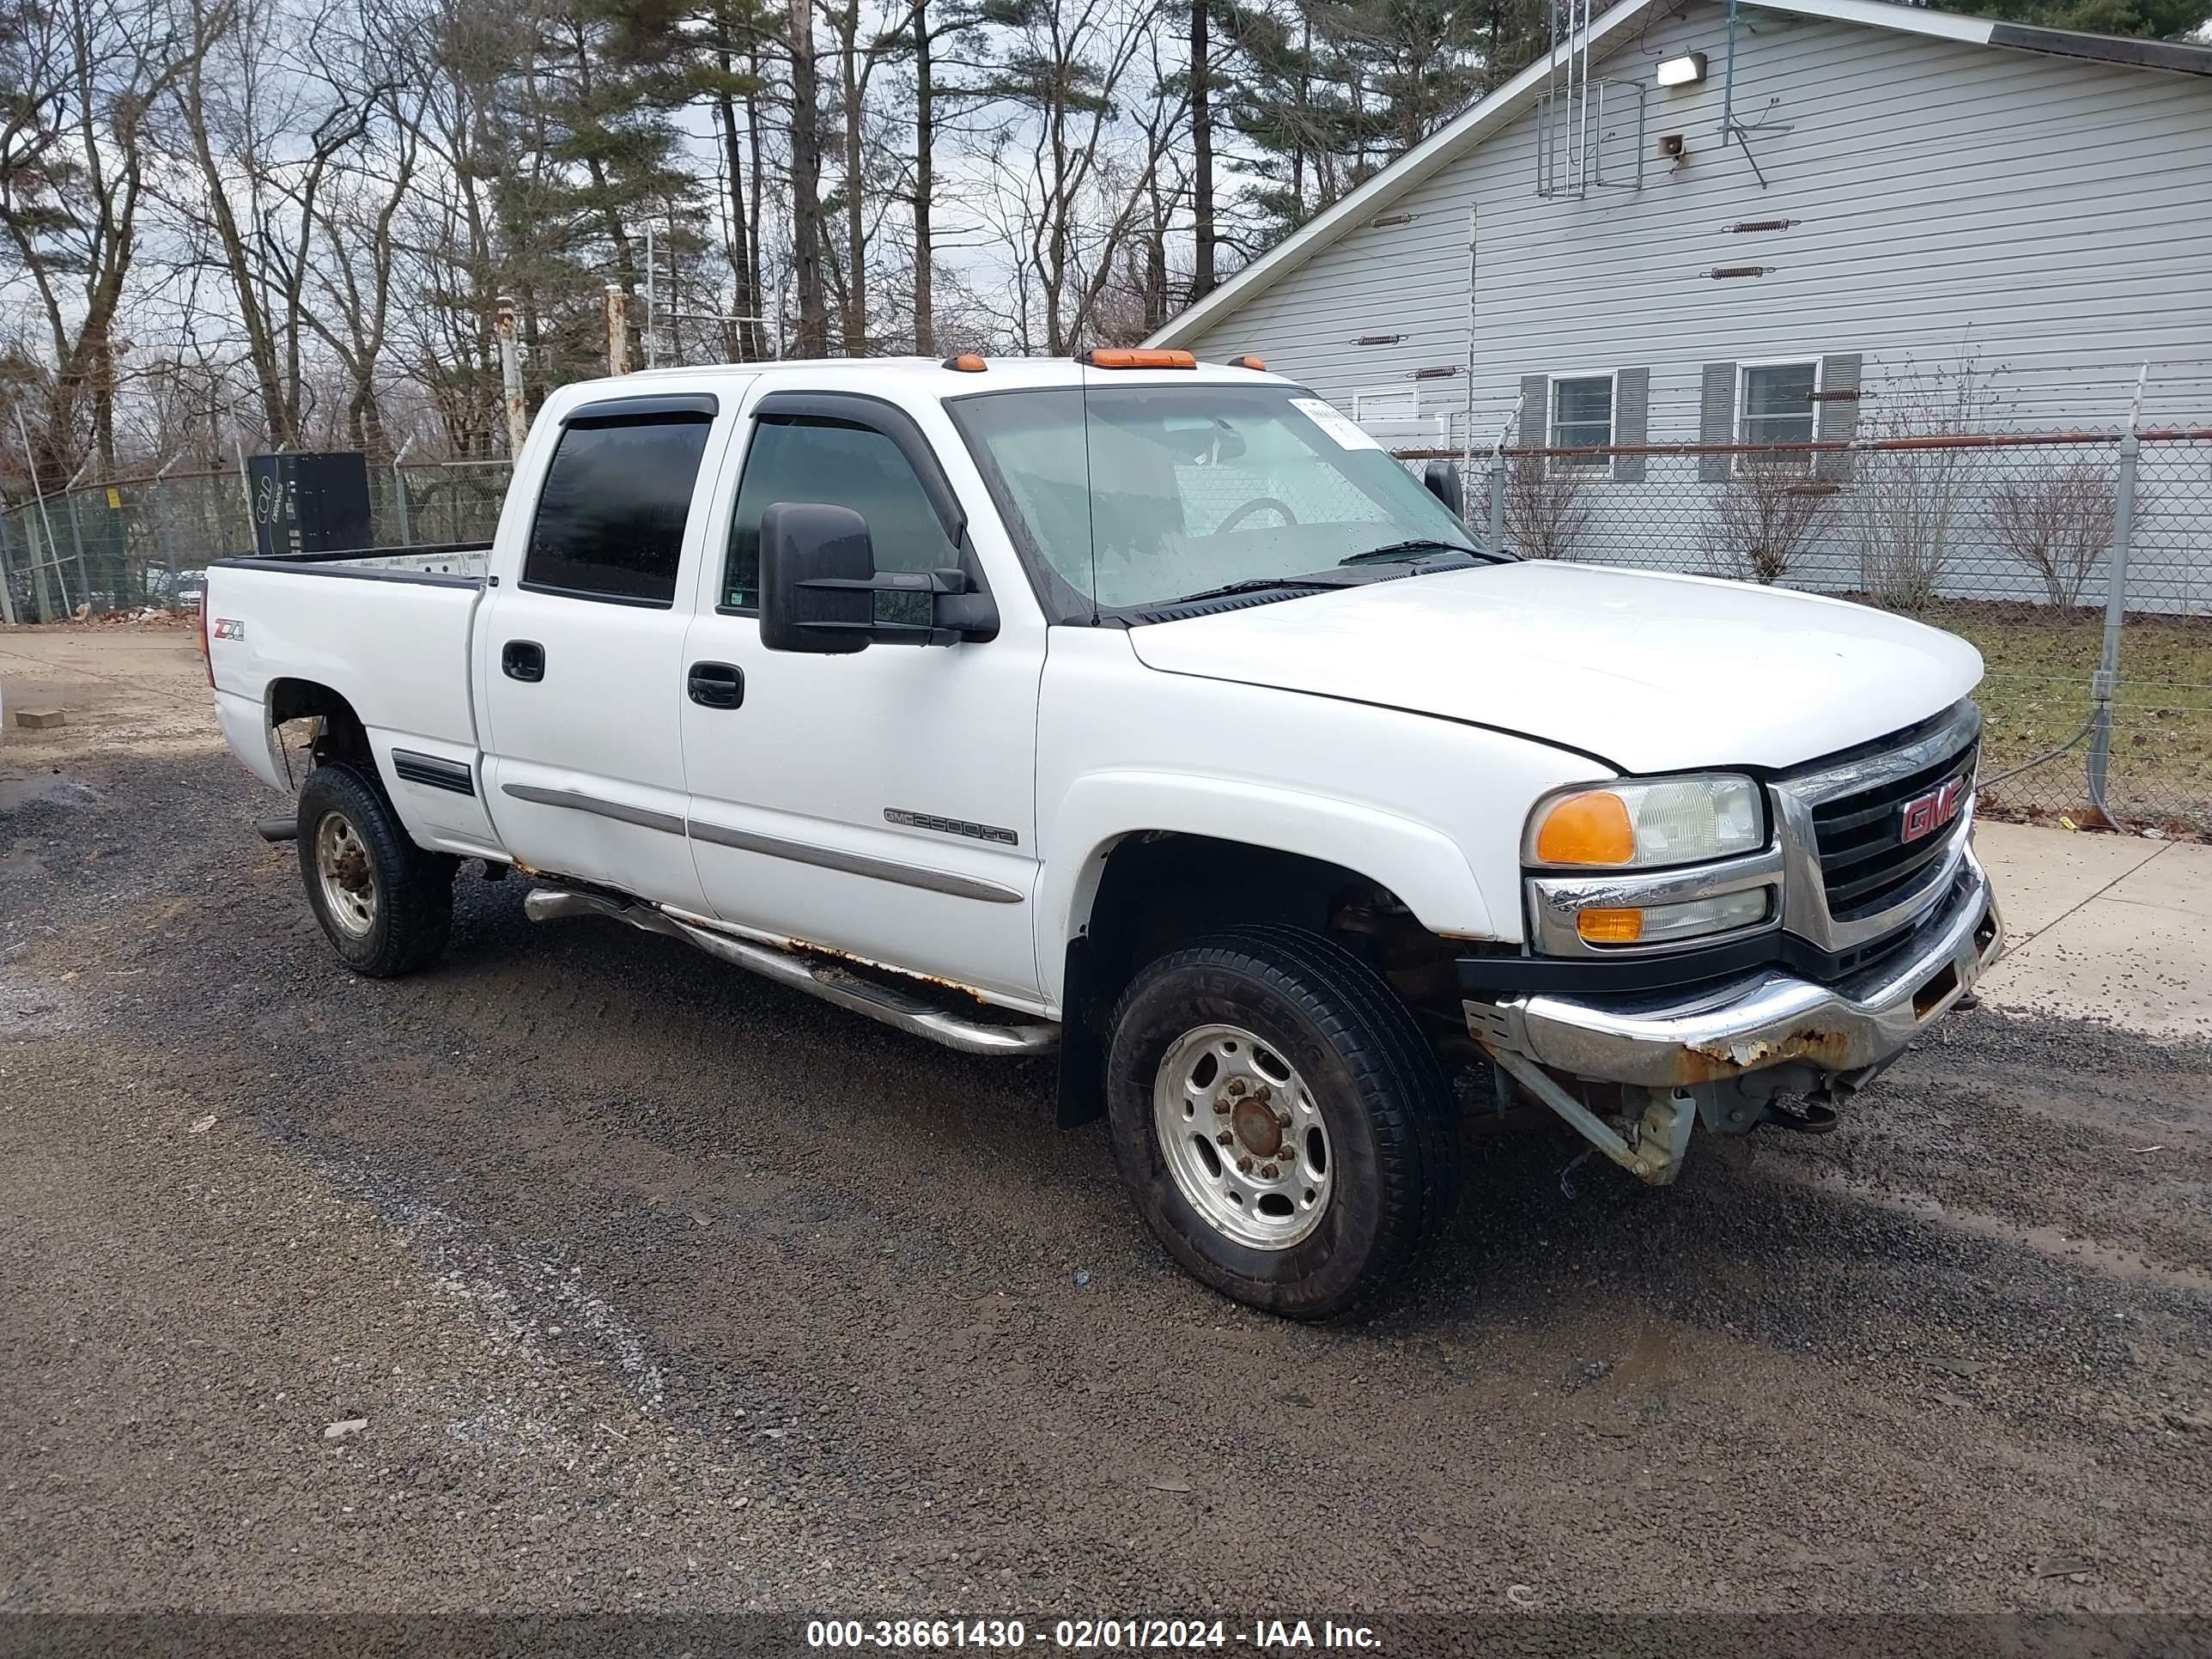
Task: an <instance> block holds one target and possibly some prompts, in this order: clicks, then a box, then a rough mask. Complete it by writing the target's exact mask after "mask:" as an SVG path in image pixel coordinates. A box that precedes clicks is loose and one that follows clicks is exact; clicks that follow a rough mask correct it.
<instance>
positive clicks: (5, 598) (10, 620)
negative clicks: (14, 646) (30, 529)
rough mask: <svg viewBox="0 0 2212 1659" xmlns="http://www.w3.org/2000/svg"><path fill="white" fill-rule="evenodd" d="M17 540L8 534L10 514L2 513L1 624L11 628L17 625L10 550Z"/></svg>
mask: <svg viewBox="0 0 2212 1659" xmlns="http://www.w3.org/2000/svg"><path fill="white" fill-rule="evenodd" d="M14 542H15V538H14V537H12V536H10V535H9V533H8V514H7V513H0V623H5V624H6V625H7V626H9V628H13V627H14V626H15V578H14V576H13V575H12V574H10V572H9V568H8V564H9V558H8V555H9V549H10V547H11V546H12V545H13V544H14Z"/></svg>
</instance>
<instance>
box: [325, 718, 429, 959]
mask: <svg viewBox="0 0 2212 1659" xmlns="http://www.w3.org/2000/svg"><path fill="white" fill-rule="evenodd" d="M326 824H332V825H334V826H343V832H342V831H341V830H340V829H337V828H336V827H333V829H332V833H333V835H334V836H340V838H341V841H342V844H343V847H344V848H345V855H342V860H341V861H342V862H343V872H342V874H341V877H340V879H341V881H342V882H343V880H344V878H345V875H346V874H350V873H353V872H358V873H359V874H361V875H362V876H363V877H365V878H366V880H367V882H368V886H367V888H366V890H364V889H362V888H360V887H348V888H346V889H345V890H347V891H349V892H351V893H354V894H356V895H358V896H359V899H360V902H359V904H358V905H357V906H355V905H349V907H348V910H349V915H348V916H347V918H346V919H343V920H342V919H341V917H340V915H338V914H337V911H336V909H335V908H334V904H333V900H332V899H331V896H330V894H329V893H328V892H327V891H326V890H325V884H324V880H323V872H322V869H321V867H320V863H319V859H320V848H321V847H322V844H323V840H322V838H323V836H324V832H325V826H326ZM299 849H300V879H301V882H302V883H303V884H305V886H306V887H307V905H308V908H310V909H312V910H313V911H314V913H315V920H316V921H319V922H320V923H322V925H323V933H324V934H325V936H326V937H327V938H328V939H330V942H331V948H332V949H333V950H335V951H337V953H338V957H339V959H340V960H342V961H343V963H345V965H346V966H347V967H349V968H350V969H353V970H354V972H356V974H363V975H367V976H368V977H369V978H370V979H393V978H396V977H398V975H401V974H411V973H413V972H414V971H415V970H416V969H418V968H425V967H428V965H429V964H430V963H433V962H435V961H436V960H437V959H438V957H439V956H440V955H441V953H442V952H443V951H444V950H445V948H446V940H447V938H448V937H449V936H450V935H451V934H452V932H453V872H454V870H455V868H456V867H457V866H458V865H459V860H457V859H455V858H453V856H452V855H451V854H445V853H431V852H426V851H425V850H424V849H423V848H420V847H417V846H416V844H415V843H414V842H413V841H411V840H410V839H409V837H408V835H407V831H406V829H405V828H404V826H403V825H402V824H401V823H400V822H399V815H398V813H396V812H394V811H392V803H391V802H390V801H389V800H388V799H386V797H385V793H384V790H383V787H382V786H381V785H380V783H379V782H378V781H377V779H376V775H375V774H374V772H372V771H370V770H369V769H368V768H367V767H366V766H363V765H360V764H357V763H354V762H351V761H333V762H331V763H328V764H326V765H323V766H319V767H317V768H316V769H314V770H313V772H311V773H309V774H308V775H307V783H306V784H305V785H304V786H303V787H301V791H300V834H299ZM347 855H349V856H347Z"/></svg>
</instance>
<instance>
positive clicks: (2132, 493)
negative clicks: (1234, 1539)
mask: <svg viewBox="0 0 2212 1659" xmlns="http://www.w3.org/2000/svg"><path fill="white" fill-rule="evenodd" d="M2141 451H2142V440H2141V439H2140V438H2138V437H2136V435H2135V432H2134V430H2133V428H2132V427H2131V428H2130V430H2129V431H2127V432H2126V433H2125V434H2124V435H2122V436H2121V439H2120V452H2119V465H2118V468H2117V469H2116V473H2115V477H2114V478H2113V481H2112V557H2111V559H2110V560H2109V561H2108V562H2107V563H2106V571H2105V648H2104V650H2103V652H2102V653H2101V654H2100V655H2099V657H2098V659H2097V672H2096V675H2095V677H2094V678H2092V679H2091V680H2090V682H2089V699H2090V702H2092V703H2093V704H2094V705H2095V707H2094V709H2093V712H2092V714H2091V716H2090V733H2089V802H2090V805H2093V806H2094V807H2095V808H2096V809H2097V810H2098V811H2100V812H2102V813H2104V814H2105V816H2106V817H2108V818H2109V817H2111V816H2112V813H2111V811H2109V809H2107V808H2106V805H2105V790H2106V785H2107V783H2108V782H2109V781H2110V779H2111V775H2112V694H2113V692H2114V691H2115V690H2118V687H2119V680H2120V634H2121V631H2122V630H2123V629H2124V628H2125V626H2126V624H2127V615H2128V543H2129V540H2130V537H2131V536H2132V535H2133V533H2134V530H2135V517H2136V457H2137V455H2138V454H2139V453H2140V452H2141Z"/></svg>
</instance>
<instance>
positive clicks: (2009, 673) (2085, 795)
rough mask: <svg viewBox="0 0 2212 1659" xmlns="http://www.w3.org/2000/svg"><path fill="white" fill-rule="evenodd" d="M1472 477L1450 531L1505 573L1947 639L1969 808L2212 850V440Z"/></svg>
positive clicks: (2039, 443) (1996, 441) (1970, 444)
mask: <svg viewBox="0 0 2212 1659" xmlns="http://www.w3.org/2000/svg"><path fill="white" fill-rule="evenodd" d="M1398 453H1399V457H1400V459H1401V460H1402V461H1404V462H1405V463H1406V464H1407V465H1408V466H1409V467H1412V468H1413V469H1414V470H1415V471H1419V470H1420V469H1421V468H1422V467H1423V466H1424V465H1425V464H1426V463H1427V462H1428V461H1430V460H1432V459H1451V460H1464V459H1466V458H1464V457H1463V456H1462V455H1461V454H1460V453H1455V452H1448V451H1443V450H1401V451H1399V452H1398ZM1471 465H1472V466H1473V469H1474V476H1473V477H1468V478H1466V479H1465V480H1464V486H1463V487H1464V489H1465V492H1466V496H1467V518H1468V523H1469V525H1470V526H1472V527H1473V528H1474V531H1475V532H1476V534H1477V535H1478V536H1479V537H1483V538H1486V539H1488V538H1496V539H1497V540H1498V541H1502V543H1503V544H1504V545H1505V546H1506V547H1509V548H1510V549H1512V550H1514V551H1516V552H1517V553H1520V554H1522V556H1528V557H1536V558H1559V559H1575V560H1582V561H1587V562H1592V563H1601V564H1617V565H1626V566H1629V567H1632V568H1638V569H1646V570H1668V571H1678V572H1683V573H1686V574H1696V575H1705V576H1720V577H1726V578H1729V579H1730V580H1739V581H1755V582H1766V583H1772V584H1775V585H1778V586H1788V587H1794V588H1801V589H1804V590H1807V591H1809V592H1822V593H1832V594H1837V595H1841V596H1843V597H1845V598H1848V599H1856V600H1858V601H1861V602H1862V603H1864V604H1869V605H1878V606H1880V607H1881V608H1882V609H1884V610H1888V611H1898V612H1900V613H1902V614H1905V615H1908V616H1912V617H1918V618H1919V619H1921V620H1923V621H1924V622H1928V623H1933V624H1934V625H1936V626H1937V627H1940V628H1946V629H1951V630H1952V631H1953V632H1955V633H1958V634H1961V635H1965V636H1966V638H1967V639H1969V640H1971V641H1973V643H1974V644H1975V645H1976V646H1977V647H1979V648H1980V650H1981V653H1982V656H1983V658H1984V660H1985V662H1986V663H1987V665H1988V678H1987V679H1986V680H1985V681H1984V684H1983V686H1982V688H1981V690H1979V691H1978V692H1977V693H1976V696H1977V700H1978V702H1980V703H1981V705H1982V708H1983V710H1984V714H1985V715H1986V716H1987V720H1988V726H1987V736H1986V738H1985V741H1984V758H1983V762H1982V778H1983V784H1982V799H1983V802H1984V805H1985V807H1987V808H1990V809H1992V810H1994V811H1998V812H2002V813H2004V814H2006V815H2008V816H2021V817H2045V818H2056V817H2067V818H2069V819H2070V820H2071V821H2073V822H2075V823H2085V824H2087V823H2103V822H2106V821H2107V820H2110V821H2113V822H2124V823H2129V824H2131V825H2133V826H2135V827H2138V828H2148V829H2159V830H2162V831H2163V832H2165V833H2168V834H2205V833H2212V429H2208V430H2197V429H2174V428H2169V429H2161V430H2156V431H2146V432H2142V433H2141V434H2136V435H2129V434H2114V433H2094V434H2092V433H2019V434H2008V435H1983V434H1976V435H1952V436H1937V437H1927V438H1911V439H1902V440H1887V441H1861V442H1858V443H1855V444H1850V445H1842V444H1828V445H1823V444H1818V443H1811V444H1779V445H1769V446H1721V445H1700V444H1681V445H1650V446H1640V447H1634V448H1604V449H1557V448H1551V449H1544V448H1516V447H1498V448H1496V449H1494V450H1492V451H1490V452H1489V453H1481V452H1478V453H1476V454H1475V455H1474V457H1473V459H1472V463H1471ZM1751 695H1754V696H1755V695H1756V689H1755V688H1753V690H1752V692H1751Z"/></svg>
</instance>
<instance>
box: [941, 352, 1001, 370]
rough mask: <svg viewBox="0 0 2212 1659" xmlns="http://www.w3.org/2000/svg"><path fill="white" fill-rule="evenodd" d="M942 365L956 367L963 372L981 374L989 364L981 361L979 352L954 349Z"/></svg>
mask: <svg viewBox="0 0 2212 1659" xmlns="http://www.w3.org/2000/svg"><path fill="white" fill-rule="evenodd" d="M944 367H945V368H951V369H957V370H958V371H959V372H960V373H961V374H981V373H982V372H983V371H984V370H985V369H987V368H990V364H988V363H987V362H984V361H983V358H982V354H981V353H980V352H975V351H956V352H954V353H953V354H952V355H951V356H950V357H947V358H946V359H945V363H944Z"/></svg>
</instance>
